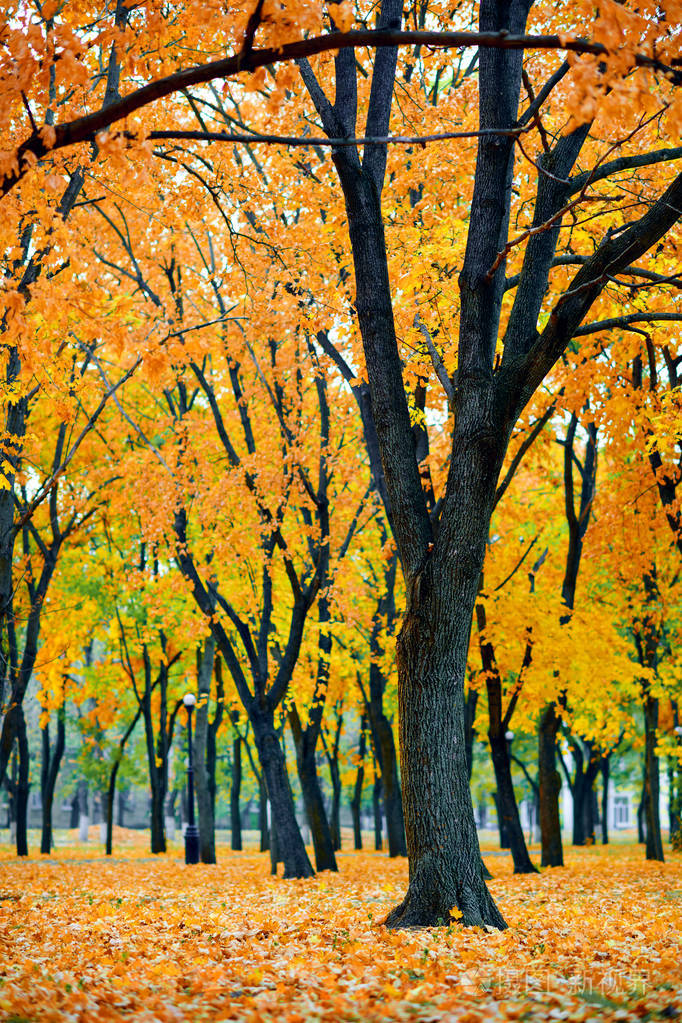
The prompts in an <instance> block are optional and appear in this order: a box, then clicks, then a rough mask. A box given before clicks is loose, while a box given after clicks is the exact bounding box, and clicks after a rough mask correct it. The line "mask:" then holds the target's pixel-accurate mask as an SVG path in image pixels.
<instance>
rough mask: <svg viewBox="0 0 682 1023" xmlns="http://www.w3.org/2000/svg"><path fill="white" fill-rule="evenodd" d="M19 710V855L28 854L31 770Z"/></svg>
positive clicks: (23, 725)
mask: <svg viewBox="0 0 682 1023" xmlns="http://www.w3.org/2000/svg"><path fill="white" fill-rule="evenodd" d="M17 710H18V713H17V718H16V727H17V748H18V751H19V758H18V764H19V772H18V775H17V787H16V793H17V802H16V814H17V856H28V795H29V791H30V784H29V772H30V766H31V765H30V757H29V748H28V734H27V731H26V718H25V717H24V709H23V707H22V706H21V705H19V706H18V708H17Z"/></svg>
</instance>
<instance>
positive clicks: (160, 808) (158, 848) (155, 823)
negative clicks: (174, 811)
mask: <svg viewBox="0 0 682 1023" xmlns="http://www.w3.org/2000/svg"><path fill="white" fill-rule="evenodd" d="M165 802H166V794H165V792H163V791H162V789H161V787H160V786H159V784H158V783H156V782H155V783H152V805H151V813H150V828H151V851H152V853H153V854H154V855H157V854H158V853H165V852H166V822H165V816H166V815H165V813H164V804H165Z"/></svg>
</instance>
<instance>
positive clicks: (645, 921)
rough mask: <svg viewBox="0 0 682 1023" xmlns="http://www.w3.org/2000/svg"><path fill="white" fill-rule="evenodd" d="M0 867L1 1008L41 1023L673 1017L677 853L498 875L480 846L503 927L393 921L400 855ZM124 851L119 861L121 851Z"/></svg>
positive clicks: (634, 851) (680, 1008) (578, 856)
mask: <svg viewBox="0 0 682 1023" xmlns="http://www.w3.org/2000/svg"><path fill="white" fill-rule="evenodd" d="M87 855H88V853H84V852H83V847H80V849H75V848H72V849H66V850H60V851H59V852H58V854H57V858H52V859H47V858H44V859H41V858H38V857H34V858H33V859H31V860H28V861H24V862H17V861H16V860H14V859H11V858H10V856H9V852H8V851H7V849H5V850H3V852H2V854H1V857H0V858H1V862H0V1018H1V1019H3V1020H6V1021H9V1020H12V1021H13V1023H24V1021H43V1020H45V1021H55V1023H67V1021H68V1023H72V1021H78V1023H80V1021H83V1023H90V1021H92V1023H94V1021H99V1020H101V1021H105V1020H106V1021H116V1020H131V1019H134V1020H135V1021H136V1023H138V1021H139V1023H146V1021H149V1023H152V1021H157V1020H158V1021H166V1020H168V1021H172V1023H180V1021H185V1020H187V1021H190V1020H191V1021H192V1023H200V1021H202V1020H216V1021H218V1020H246V1021H254V1023H256V1021H268V1020H287V1021H289V1023H303V1021H308V1020H384V1019H390V1020H424V1021H426V1020H432V1021H436V1020H444V1021H453V1023H454V1021H459V1023H476V1021H478V1020H507V1019H522V1020H547V1019H549V1020H565V1019H568V1020H585V1021H587V1020H614V1021H615V1020H630V1019H632V1020H635V1019H644V1018H647V1019H671V1018H675V1017H676V1016H677V1015H682V858H681V857H680V856H679V855H673V856H672V857H671V858H670V862H667V863H665V864H650V863H646V862H645V861H644V858H643V854H642V850H641V848H633V847H609V848H607V849H604V850H602V849H594V848H592V849H585V850H580V851H570V852H569V855H568V866H567V868H565V869H563V870H561V869H555V870H548V871H544V872H543V873H542V874H541V875H539V876H534V877H513V876H512V875H511V873H510V869H511V867H510V864H509V863H508V861H507V860H506V858H497V857H489V859H488V865H489V866H490V868H491V869H492V871H493V873H494V874H495V879H494V880H493V881H491V882H490V886H491V889H492V891H493V894H494V896H495V898H496V899H497V900H498V902H499V904H500V905H501V906H502V908H503V911H504V913H505V916H506V919H507V921H508V923H509V929H508V930H507V931H505V932H503V933H486V932H485V931H481V930H478V929H466V930H465V929H463V928H462V927H461V926H460V925H458V924H452V925H451V926H450V927H449V928H444V929H438V930H422V931H410V932H392V931H388V930H386V928H384V927H383V926H382V925H381V923H380V921H381V919H382V918H383V917H384V916H385V914H386V913H387V911H388V910H389V909H390V908H391V906H392V905H393V904H394V903H395V902H396V900H398V899H399V897H400V895H401V893H402V892H403V891H404V888H405V884H406V879H407V865H406V863H405V861H397V862H396V861H390V860H388V859H387V858H386V856H385V855H382V854H380V853H344V854H342V855H341V856H340V873H339V874H338V875H334V874H329V873H324V874H321V875H318V876H317V877H315V878H313V879H312V880H307V881H283V880H282V879H281V878H279V879H275V878H271V877H269V875H268V873H267V857H266V856H265V855H261V854H257V853H250V852H245V853H232V852H229V851H228V850H226V849H222V848H221V849H220V850H219V859H220V863H219V864H218V866H213V867H211V866H198V867H187V866H185V864H184V862H183V861H182V857H181V855H180V853H179V852H178V851H177V849H176V850H175V851H174V852H172V853H169V854H167V855H166V856H162V857H157V858H154V859H153V860H152V859H151V858H147V857H144V856H142V855H140V851H139V850H138V852H137V854H136V853H135V850H134V849H133V850H132V852H131V850H130V849H124V851H123V852H122V858H121V859H118V860H116V859H114V860H113V861H109V862H107V861H106V860H104V859H103V858H101V859H100V858H96V859H86V858H85V857H86V856H87ZM124 857H125V858H124Z"/></svg>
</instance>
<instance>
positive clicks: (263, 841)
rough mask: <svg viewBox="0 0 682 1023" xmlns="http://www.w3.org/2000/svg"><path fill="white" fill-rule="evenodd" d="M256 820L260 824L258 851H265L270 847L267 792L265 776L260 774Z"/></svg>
mask: <svg viewBox="0 0 682 1023" xmlns="http://www.w3.org/2000/svg"><path fill="white" fill-rule="evenodd" d="M258 795H259V799H258V822H259V826H260V851H261V852H267V851H268V849H269V848H270V828H269V827H268V793H267V789H266V787H265V778H264V777H263V775H262V774H261V776H260V777H259V779H258Z"/></svg>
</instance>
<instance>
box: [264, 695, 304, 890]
mask: <svg viewBox="0 0 682 1023" xmlns="http://www.w3.org/2000/svg"><path fill="white" fill-rule="evenodd" d="M252 724H253V732H254V740H255V743H256V748H257V750H258V759H259V760H260V764H261V767H262V770H263V774H264V776H265V784H266V787H267V793H268V798H269V800H270V807H271V812H272V828H271V833H270V845H271V846H273V845H274V841H273V839H274V836H275V835H276V847H277V853H276V857H275V864H276V863H277V862H278V860H280V859H281V860H282V861H283V863H284V876H285V877H312V875H313V868H312V866H311V865H310V860H309V859H308V854H307V852H306V849H305V845H304V844H303V839H302V837H301V831H300V829H299V826H298V822H297V820H296V812H295V807H294V799H293V796H292V794H291V788H290V786H289V778H288V776H287V766H286V761H285V759H284V752H283V750H282V746H281V744H280V742H279V739H278V737H277V733H276V731H275V728H274V724H273V722H272V721H271V720H267V718H266V717H265V716H262V717H259V716H256V714H255V712H254V713H253V717H252Z"/></svg>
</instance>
